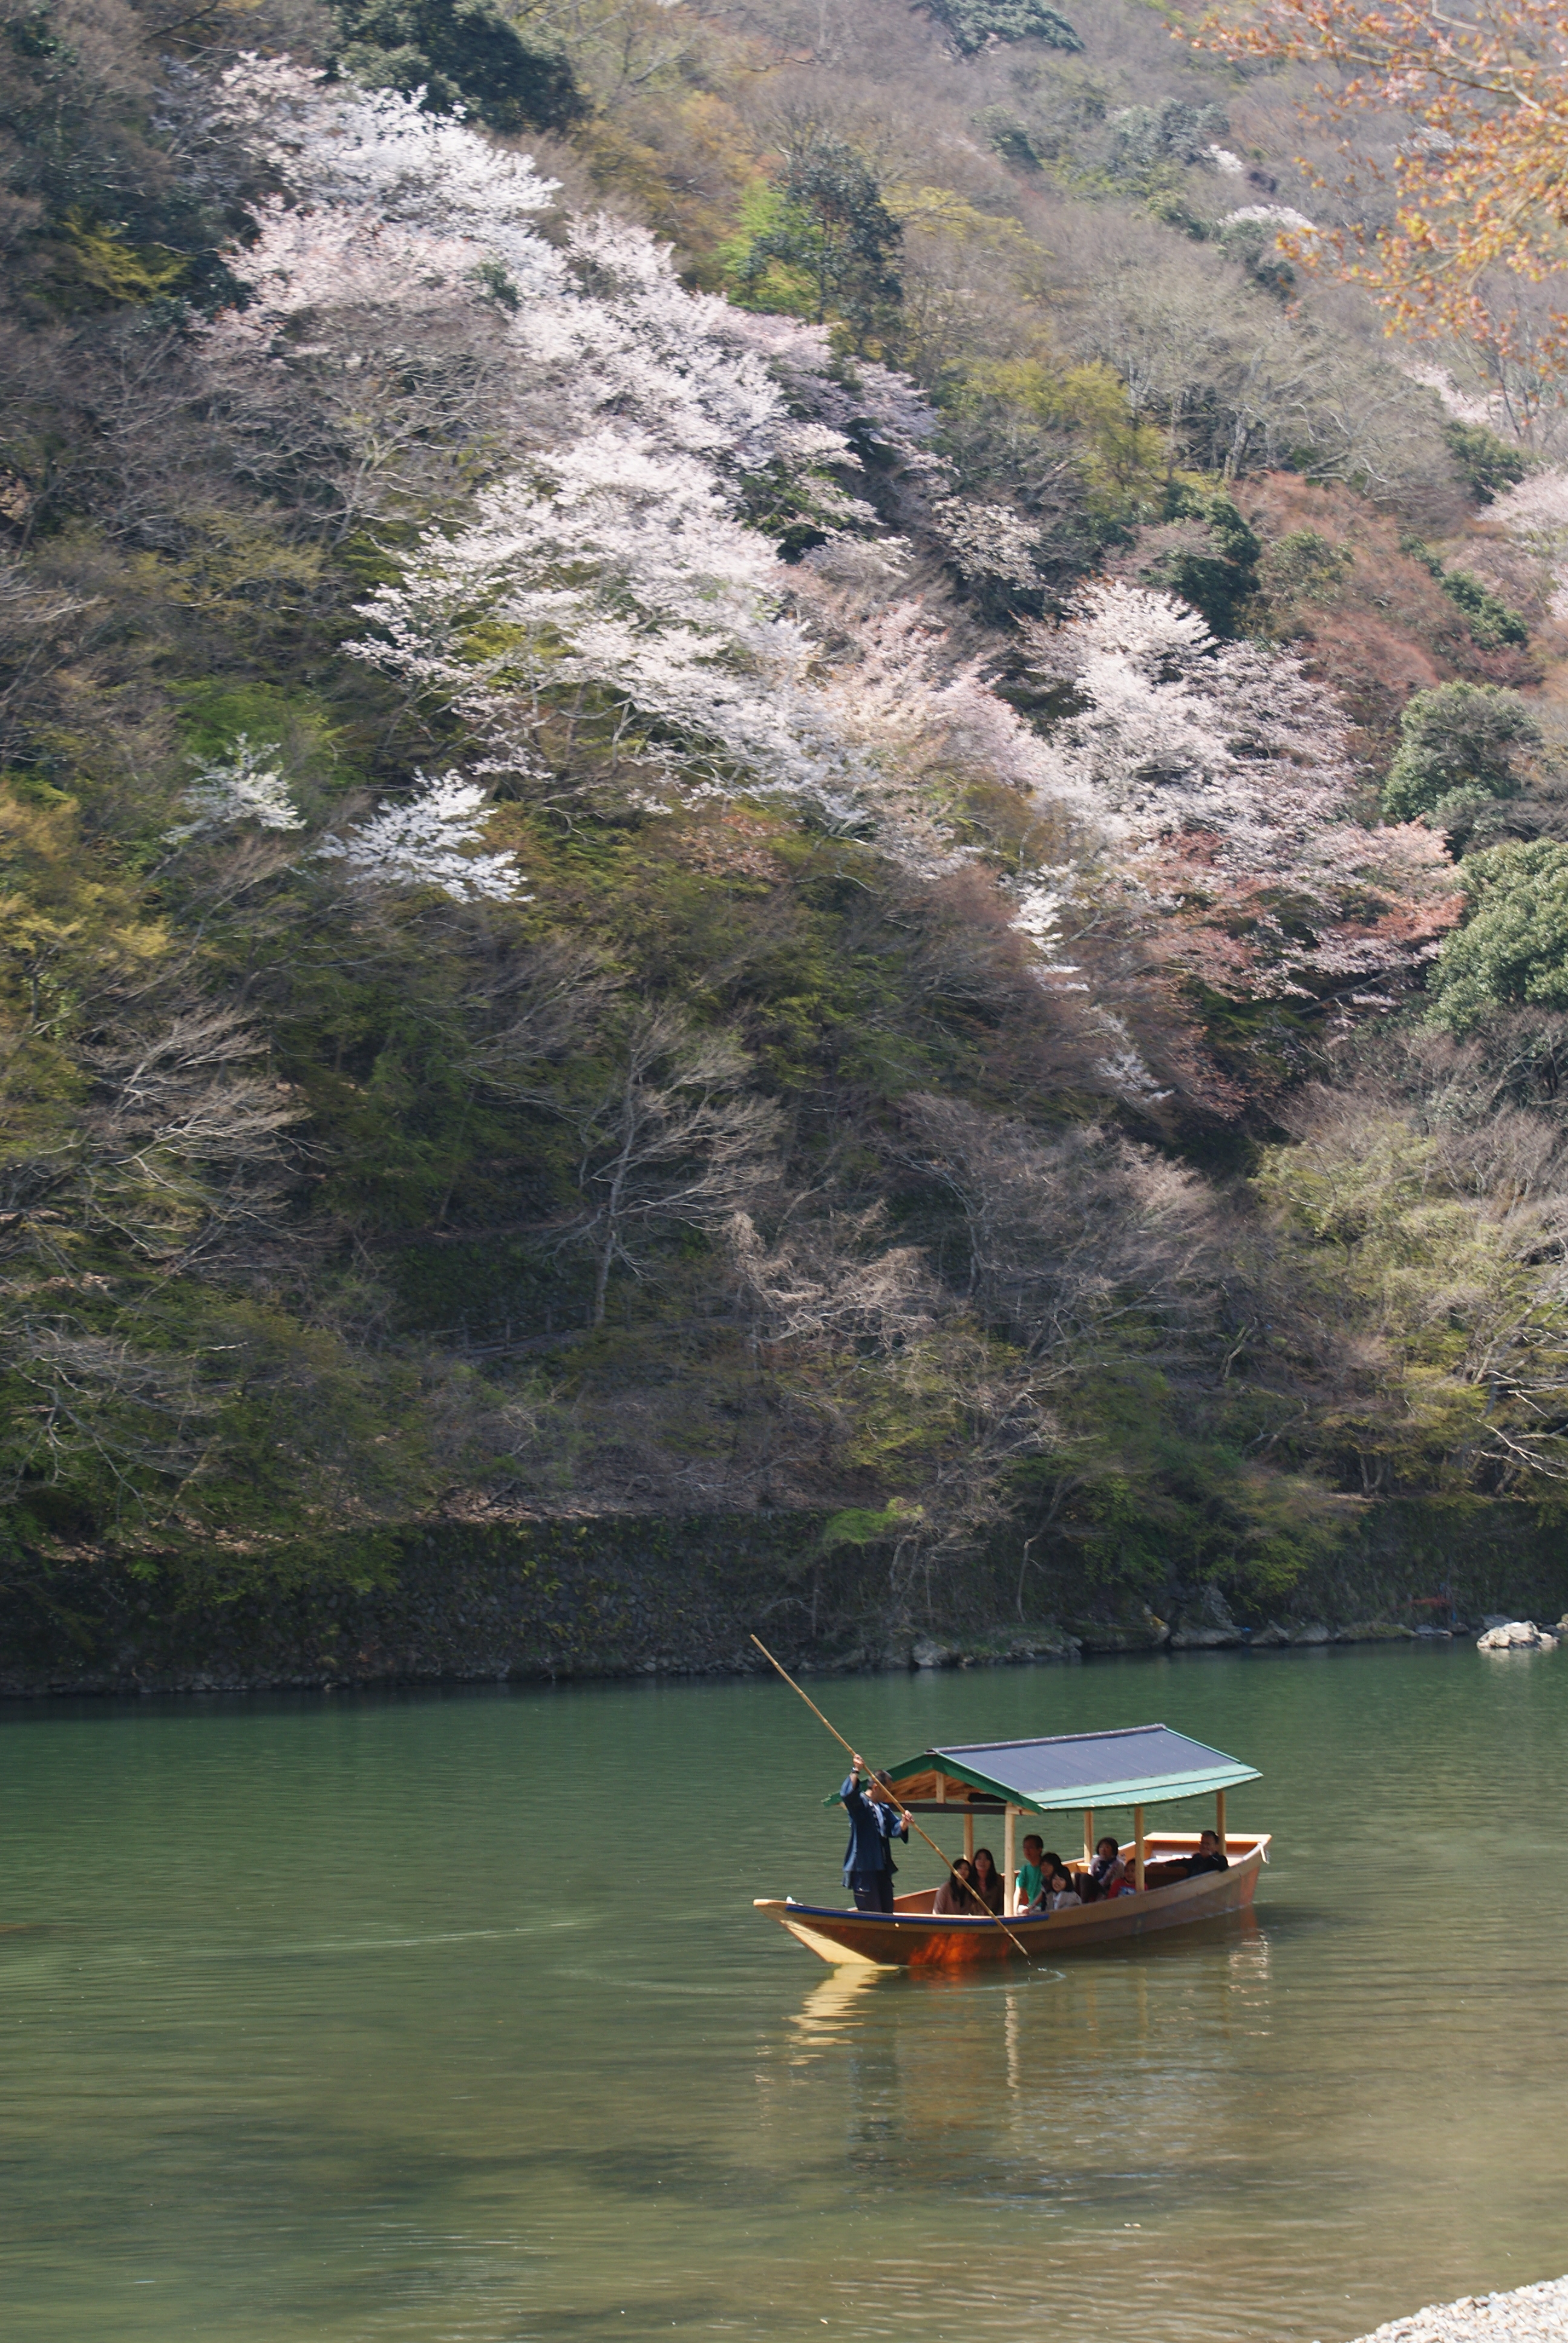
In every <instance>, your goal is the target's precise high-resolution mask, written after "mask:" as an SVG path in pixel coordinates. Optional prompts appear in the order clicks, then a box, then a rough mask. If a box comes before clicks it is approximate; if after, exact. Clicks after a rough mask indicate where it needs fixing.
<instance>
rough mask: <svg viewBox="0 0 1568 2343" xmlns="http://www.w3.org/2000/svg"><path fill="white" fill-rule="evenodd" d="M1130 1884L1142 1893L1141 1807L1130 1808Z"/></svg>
mask: <svg viewBox="0 0 1568 2343" xmlns="http://www.w3.org/2000/svg"><path fill="white" fill-rule="evenodd" d="M1132 1885H1134V1887H1136V1888H1137V1890H1138V1893H1139V1894H1140V1896H1141V1895H1142V1893H1143V1809H1142V1807H1141V1806H1134V1807H1133V1809H1132Z"/></svg>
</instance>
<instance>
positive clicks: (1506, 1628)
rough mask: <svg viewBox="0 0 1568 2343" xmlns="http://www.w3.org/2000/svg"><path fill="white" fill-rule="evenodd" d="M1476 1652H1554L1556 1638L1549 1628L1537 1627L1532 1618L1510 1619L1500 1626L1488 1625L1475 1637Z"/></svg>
mask: <svg viewBox="0 0 1568 2343" xmlns="http://www.w3.org/2000/svg"><path fill="white" fill-rule="evenodd" d="M1475 1648H1476V1650H1477V1651H1478V1652H1554V1651H1555V1650H1556V1649H1557V1638H1556V1636H1555V1634H1553V1633H1552V1631H1551V1630H1550V1629H1549V1628H1546V1627H1538V1626H1537V1625H1536V1624H1535V1622H1534V1620H1533V1619H1510V1620H1509V1621H1508V1622H1507V1624H1505V1625H1503V1626H1500V1627H1488V1629H1487V1631H1486V1633H1485V1634H1484V1635H1482V1636H1480V1637H1479V1638H1478V1639H1477V1642H1476V1645H1475Z"/></svg>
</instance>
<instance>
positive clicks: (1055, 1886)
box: [1045, 1870, 1083, 1912]
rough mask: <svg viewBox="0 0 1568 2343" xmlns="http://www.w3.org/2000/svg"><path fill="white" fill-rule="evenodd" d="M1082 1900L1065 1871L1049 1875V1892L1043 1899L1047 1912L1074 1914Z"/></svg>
mask: <svg viewBox="0 0 1568 2343" xmlns="http://www.w3.org/2000/svg"><path fill="white" fill-rule="evenodd" d="M1082 1901H1083V1898H1082V1896H1081V1895H1080V1894H1079V1892H1078V1890H1077V1888H1076V1887H1075V1886H1074V1885H1073V1884H1072V1881H1071V1880H1070V1878H1069V1876H1068V1875H1067V1873H1066V1872H1065V1871H1060V1870H1058V1871H1055V1872H1053V1873H1052V1874H1051V1880H1050V1892H1049V1894H1048V1895H1047V1896H1046V1899H1045V1908H1046V1910H1047V1911H1048V1912H1076V1911H1077V1909H1078V1907H1079V1906H1080V1905H1081V1903H1082Z"/></svg>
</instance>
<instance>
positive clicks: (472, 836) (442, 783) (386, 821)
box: [317, 773, 528, 903]
mask: <svg viewBox="0 0 1568 2343" xmlns="http://www.w3.org/2000/svg"><path fill="white" fill-rule="evenodd" d="M414 778H415V779H416V781H417V784H418V794H417V796H416V797H415V798H413V799H411V800H410V801H409V802H408V803H407V805H398V804H397V803H396V802H395V801H394V800H392V799H383V800H382V802H381V804H380V806H379V807H378V808H377V811H376V813H375V815H374V816H373V817H372V819H371V820H369V821H367V822H361V823H359V824H358V825H357V827H356V828H354V829H352V830H349V831H348V833H347V836H346V837H343V838H339V837H337V835H336V834H329V835H328V836H327V837H326V838H325V839H323V840H322V841H321V844H320V845H319V846H318V847H317V854H318V855H321V856H324V857H326V858H327V859H328V860H335V861H340V862H342V863H344V864H345V865H346V867H347V871H348V875H349V877H350V878H351V879H354V880H359V881H361V882H362V883H364V884H367V885H372V886H383V887H438V888H439V889H440V890H441V892H442V894H443V895H449V896H450V897H451V899H452V900H453V901H454V902H455V903H467V902H479V901H487V902H494V903H513V902H518V901H521V902H527V901H528V897H527V896H526V895H525V894H524V893H523V892H522V875H521V873H520V872H519V871H518V867H517V857H516V855H514V854H511V853H504V854H475V853H472V852H470V851H468V850H469V849H471V848H473V847H476V846H478V845H480V844H481V843H482V842H483V840H484V835H485V815H486V810H487V809H486V804H485V792H484V790H483V789H481V788H480V787H479V786H478V784H477V782H476V781H466V780H464V779H463V778H462V776H461V775H460V774H458V773H442V774H440V775H437V776H432V775H430V774H428V773H416V775H415V777H414Z"/></svg>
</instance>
